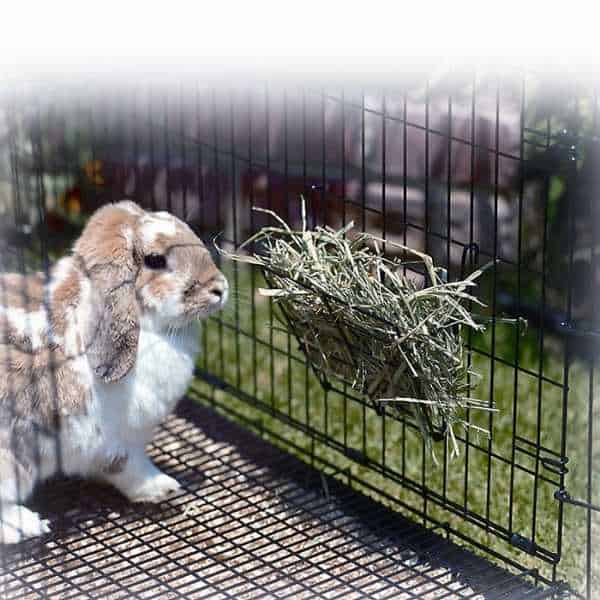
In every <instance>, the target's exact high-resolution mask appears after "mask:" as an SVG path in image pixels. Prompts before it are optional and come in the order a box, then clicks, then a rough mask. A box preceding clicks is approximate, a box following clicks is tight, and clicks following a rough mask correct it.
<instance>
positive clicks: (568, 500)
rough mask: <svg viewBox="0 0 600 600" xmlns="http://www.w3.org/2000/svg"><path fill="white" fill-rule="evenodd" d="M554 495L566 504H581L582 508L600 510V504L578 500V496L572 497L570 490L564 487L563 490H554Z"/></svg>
mask: <svg viewBox="0 0 600 600" xmlns="http://www.w3.org/2000/svg"><path fill="white" fill-rule="evenodd" d="M554 497H555V498H556V499H557V500H558V501H559V502H563V503H564V504H571V505H573V506H580V507H581V508H586V509H588V510H593V511H595V512H600V506H597V505H596V504H592V503H591V502H585V501H584V500H577V499H576V498H573V497H571V494H569V492H567V490H565V489H564V488H563V489H561V490H556V492H554Z"/></svg>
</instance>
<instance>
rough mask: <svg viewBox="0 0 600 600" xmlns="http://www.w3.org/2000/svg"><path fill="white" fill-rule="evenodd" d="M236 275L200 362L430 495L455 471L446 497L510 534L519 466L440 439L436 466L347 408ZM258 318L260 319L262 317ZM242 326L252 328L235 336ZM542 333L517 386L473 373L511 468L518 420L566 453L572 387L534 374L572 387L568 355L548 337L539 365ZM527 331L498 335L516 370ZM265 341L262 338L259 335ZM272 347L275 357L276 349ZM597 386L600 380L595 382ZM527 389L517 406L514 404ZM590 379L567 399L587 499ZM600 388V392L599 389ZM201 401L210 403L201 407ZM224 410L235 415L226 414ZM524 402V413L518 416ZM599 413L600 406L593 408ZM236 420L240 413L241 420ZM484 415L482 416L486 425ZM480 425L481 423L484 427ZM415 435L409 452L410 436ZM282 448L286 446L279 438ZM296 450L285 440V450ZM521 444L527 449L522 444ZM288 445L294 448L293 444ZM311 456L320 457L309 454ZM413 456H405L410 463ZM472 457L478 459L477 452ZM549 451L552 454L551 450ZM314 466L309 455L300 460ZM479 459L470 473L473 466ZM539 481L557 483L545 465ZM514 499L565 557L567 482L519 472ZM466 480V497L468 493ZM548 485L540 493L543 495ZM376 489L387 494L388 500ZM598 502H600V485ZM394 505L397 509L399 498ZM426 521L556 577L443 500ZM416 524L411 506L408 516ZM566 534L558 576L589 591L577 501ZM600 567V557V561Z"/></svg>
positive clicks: (268, 419) (319, 449)
mask: <svg viewBox="0 0 600 600" xmlns="http://www.w3.org/2000/svg"><path fill="white" fill-rule="evenodd" d="M229 277H230V280H231V282H232V284H233V287H234V289H235V290H236V291H235V292H234V297H233V298H232V300H231V301H230V304H229V306H228V308H227V309H226V310H225V311H224V313H222V314H221V316H220V317H219V318H215V319H211V321H210V322H209V323H208V324H207V326H206V327H205V330H204V334H203V338H204V353H203V356H202V358H201V360H200V364H199V366H200V367H201V368H202V369H204V370H206V371H208V372H210V373H213V374H215V375H217V376H218V377H220V378H221V379H223V380H224V381H226V382H227V383H229V384H231V385H233V386H234V387H235V388H237V389H239V390H242V391H243V392H245V393H247V394H249V395H250V396H252V397H254V398H256V399H257V400H258V401H259V403H260V402H262V403H264V405H263V406H264V407H267V409H270V408H272V409H274V410H275V411H280V413H281V414H283V415H286V416H288V417H290V418H291V419H294V420H295V421H296V422H298V423H304V424H306V423H308V424H309V425H310V426H311V427H313V428H314V429H315V430H317V431H319V432H321V433H324V434H326V435H327V436H329V437H330V438H333V439H335V440H338V441H339V442H340V443H344V442H345V443H347V445H348V446H350V447H352V448H355V449H358V450H362V451H363V452H365V453H366V454H367V456H368V457H369V458H370V459H372V460H373V461H376V462H377V463H381V462H382V460H383V459H384V454H385V464H386V467H387V468H388V469H390V470H394V471H396V472H398V473H403V474H404V475H405V477H407V478H408V479H410V480H412V481H415V482H417V483H418V484H424V485H425V486H427V487H428V488H429V489H430V490H433V491H436V492H438V493H440V494H441V493H443V492H444V487H443V480H444V471H446V473H447V474H446V488H445V498H446V499H447V501H448V502H455V503H457V504H459V505H461V506H465V505H466V506H467V508H468V509H469V510H471V511H473V512H474V513H477V514H480V515H484V516H485V515H489V520H490V521H492V522H493V523H495V524H497V525H498V526H499V527H503V528H506V529H508V528H509V508H510V505H511V498H510V478H511V469H510V464H505V463H504V462H503V461H502V460H500V458H494V459H492V460H491V461H489V460H488V452H487V450H488V440H487V439H484V438H481V439H479V440H477V439H475V438H474V437H473V435H471V438H470V440H471V441H472V442H473V443H474V444H475V447H473V446H471V447H470V448H469V450H468V453H467V452H466V451H465V447H464V445H463V446H462V447H461V456H460V457H459V458H458V459H453V460H450V459H449V458H448V456H449V453H448V455H447V456H446V455H445V453H444V446H443V443H439V444H438V449H437V456H438V460H439V464H438V465H436V464H435V463H434V462H433V461H432V459H431V456H430V455H429V453H427V452H425V449H424V446H423V443H422V440H421V438H420V437H419V435H418V433H417V432H416V431H414V430H413V429H411V428H403V426H402V424H401V423H398V422H395V421H393V420H391V419H387V418H386V419H385V425H383V424H382V419H381V417H379V416H378V415H377V414H376V413H375V412H374V411H373V410H371V409H370V408H369V409H367V410H366V411H364V414H363V408H362V406H360V405H359V404H358V403H355V402H353V401H346V402H345V401H344V398H343V396H342V395H340V394H337V393H334V392H327V393H326V392H325V391H324V390H323V388H322V387H321V385H320V383H319V381H318V380H317V378H316V377H315V376H314V375H313V373H312V371H310V369H308V368H307V366H306V364H305V362H304V360H303V358H304V357H303V356H302V354H301V353H300V352H299V351H298V350H297V343H296V342H295V340H294V339H293V338H290V337H289V336H288V335H287V334H286V333H284V332H281V331H279V330H274V329H272V328H271V326H270V325H271V323H273V322H274V323H277V320H276V315H277V309H276V308H275V309H273V308H272V304H271V301H270V300H266V299H264V298H262V297H260V296H259V295H258V294H256V293H255V294H254V297H252V276H251V274H250V271H248V269H247V268H245V267H243V266H236V268H235V269H234V268H229ZM258 277H259V276H257V274H255V275H254V278H255V281H254V285H255V288H256V287H258V286H259V285H261V283H260V282H259V279H258ZM253 316H254V318H253ZM236 325H237V327H238V329H239V330H240V331H241V333H240V332H237V333H236V331H235V328H236ZM538 334H539V332H538V331H536V330H534V329H529V331H528V332H527V334H526V335H525V336H524V337H521V338H520V340H519V357H518V358H519V364H520V365H521V366H522V367H524V368H526V369H529V370H531V371H533V373H534V374H532V375H529V374H527V373H523V372H521V371H519V373H518V378H517V380H516V383H515V369H514V367H513V366H509V365H505V364H502V363H501V362H498V361H496V362H495V365H494V374H493V383H492V381H491V377H492V375H491V359H490V358H489V357H486V356H483V355H481V354H477V353H473V366H474V368H475V370H476V371H478V372H479V373H480V374H481V375H482V377H483V378H482V381H481V383H480V384H479V386H478V388H477V390H476V392H475V393H476V395H477V397H479V398H483V399H488V398H490V395H492V394H493V399H494V400H495V401H496V403H497V406H498V408H499V409H500V411H499V413H498V414H497V415H495V416H494V418H493V423H492V432H493V435H492V440H491V441H490V442H489V443H490V447H491V449H492V451H493V452H494V453H496V454H497V455H498V456H499V457H502V458H506V459H507V460H508V461H509V463H510V461H511V456H512V451H513V420H514V422H515V423H516V428H515V429H516V432H517V434H518V435H519V436H520V437H522V438H524V439H526V440H530V441H531V442H533V443H536V442H537V439H538V435H539V440H540V443H541V444H542V445H543V446H545V447H546V448H549V449H551V450H554V451H556V452H560V449H561V422H562V411H563V392H562V389H561V387H560V386H554V385H552V384H551V383H543V384H541V387H540V384H539V382H538V381H539V380H538V378H537V377H536V376H535V373H537V372H538V371H539V370H540V368H541V369H542V372H543V374H544V376H545V377H546V378H548V379H549V380H554V381H556V382H559V383H561V382H562V381H563V368H564V358H563V354H562V350H561V348H560V345H559V343H558V341H557V340H553V339H550V338H547V339H546V341H545V344H544V352H543V361H542V363H541V364H540V358H539V357H540V353H539V351H538V345H539V341H538ZM516 335H517V333H516V332H515V330H514V329H513V328H511V327H510V326H504V325H498V326H497V327H496V332H495V341H494V344H495V348H494V354H495V355H496V356H497V357H499V358H502V359H504V360H505V361H508V363H514V361H515V358H516V356H515V354H516V352H515V348H516ZM254 336H255V339H254ZM271 344H272V345H273V347H274V348H275V350H271V349H270V345H271ZM491 344H492V330H491V329H490V328H488V331H487V332H486V333H484V334H478V335H477V336H476V337H474V338H473V345H474V346H475V347H476V348H479V349H482V350H485V351H487V352H490V350H491ZM595 381H598V378H597V377H596V378H595ZM515 385H516V390H517V392H516V402H514V398H515ZM589 386H590V376H589V368H587V367H586V365H584V364H582V363H579V362H574V363H573V364H572V365H571V373H570V393H569V398H568V413H567V414H568V428H567V451H566V455H567V456H568V457H569V464H568V467H569V473H568V475H567V478H566V488H567V490H568V491H569V492H570V494H571V495H572V496H573V497H576V498H585V497H586V493H587V492H586V489H587V488H586V485H587V468H588V464H587V444H588V398H589ZM193 387H194V390H195V391H197V392H199V394H198V395H197V397H198V398H199V399H200V401H204V402H207V403H209V404H211V405H213V406H215V407H216V408H217V409H218V410H221V412H226V413H227V414H228V416H229V417H230V418H231V417H232V413H236V414H237V415H238V419H246V420H248V419H249V420H250V421H251V422H254V423H259V424H260V429H261V431H263V433H268V432H274V433H275V434H277V435H278V436H281V438H283V439H285V440H287V441H289V442H292V443H293V444H295V445H297V446H298V447H299V448H302V449H304V450H305V451H307V452H309V453H310V454H312V455H313V456H315V457H318V458H321V459H324V460H326V461H328V462H329V463H331V464H333V465H336V466H338V467H339V468H340V469H341V470H344V469H346V468H349V467H350V468H351V469H352V473H353V474H354V475H355V476H356V477H357V478H358V479H360V480H362V481H364V482H365V483H366V484H367V485H368V486H370V487H369V488H368V489H367V488H365V489H364V491H365V492H366V493H369V494H371V495H375V496H378V498H377V499H378V500H380V501H382V502H384V503H386V504H390V501H389V498H386V496H389V497H391V498H395V499H398V500H400V502H401V503H403V504H404V505H405V506H408V507H413V508H415V509H416V510H417V511H421V512H422V511H424V509H425V507H424V500H423V496H422V495H421V494H419V493H415V492H412V491H410V490H409V489H407V488H406V487H404V486H402V485H400V484H399V483H397V482H396V481H394V480H392V479H391V478H389V477H385V476H383V475H381V474H379V473H377V472H375V471H374V470H373V469H370V468H365V467H360V466H359V465H357V464H356V463H351V462H350V461H349V460H348V459H347V458H346V457H345V456H344V455H343V454H342V453H340V452H338V451H337V450H334V449H332V448H330V447H328V446H327V445H325V444H320V443H318V442H317V441H316V440H315V439H313V436H310V435H308V434H305V433H303V432H302V431H300V430H299V429H298V428H297V427H294V426H292V425H286V424H285V423H284V422H282V421H281V420H280V419H278V418H276V416H275V415H274V414H270V413H271V411H270V410H267V411H265V410H261V408H260V406H253V405H251V404H250V403H247V402H244V401H242V400H239V399H237V398H236V397H235V396H234V395H232V394H228V393H226V392H224V391H222V390H219V389H215V388H213V387H212V386H210V385H208V384H206V383H204V382H202V381H197V382H195V383H194V386H193ZM595 392H597V389H596V390H595ZM202 398H203V399H204V400H202ZM223 407H226V408H227V410H226V411H224V409H223ZM514 407H516V414H513V413H514V410H513V409H514ZM594 410H595V415H594V416H595V417H598V415H599V412H600V409H599V407H598V403H596V406H595V408H594ZM234 418H235V417H234ZM473 419H474V421H475V419H479V420H480V423H479V424H480V425H482V426H489V422H488V421H487V419H488V416H487V415H473ZM482 419H483V420H482ZM475 422H477V421H475ZM384 426H385V439H386V449H385V453H384V451H383V449H382V433H383V431H382V429H383V427H384ZM598 429H599V428H596V430H595V431H594V437H595V440H594V442H595V443H594V457H593V461H594V462H596V461H597V460H598V459H600V455H599V453H600V439H599V438H600V436H599V432H598ZM403 437H405V443H404V453H403V444H402V440H403ZM272 439H273V441H274V442H275V443H277V439H275V438H272ZM284 446H285V444H284ZM520 446H522V447H526V444H524V443H521V444H520ZM286 449H289V447H286ZM532 450H533V456H528V455H526V454H525V453H523V452H520V451H517V453H516V457H515V461H516V462H517V463H518V464H519V465H522V466H524V467H526V468H528V469H530V470H532V471H534V472H535V468H536V460H535V451H534V449H533V447H532ZM310 454H309V455H310ZM403 454H404V457H403ZM467 454H468V457H467ZM542 456H546V454H545V453H542ZM300 457H301V458H304V459H305V460H306V458H307V454H303V453H301V456H300ZM467 460H468V469H466V467H465V464H466V461H467ZM538 474H539V475H545V476H548V477H550V478H552V479H554V480H556V479H557V478H556V476H554V475H552V474H551V473H550V472H548V471H547V470H546V469H544V468H543V467H542V466H541V465H540V464H539V462H538ZM513 476H514V487H513V492H512V513H513V521H512V529H511V531H513V532H516V533H519V534H521V535H522V536H524V537H526V538H528V539H531V538H532V536H533V532H532V520H533V507H534V498H535V506H536V507H537V510H536V527H535V542H536V544H538V545H539V546H540V547H542V548H546V549H548V550H550V551H552V552H556V551H557V539H558V538H557V535H558V534H557V528H558V525H557V520H558V512H559V503H558V501H557V500H555V499H554V496H553V494H554V491H555V490H556V486H555V485H553V484H550V483H546V482H544V481H541V480H539V479H538V482H537V486H536V485H534V484H535V477H534V476H533V475H530V474H527V473H525V472H523V471H521V470H519V469H516V470H515V471H514V474H513ZM465 480H466V484H467V485H466V492H465ZM536 488H537V495H536V492H535V490H536ZM373 490H379V491H380V492H381V494H377V492H374V491H373ZM595 491H596V494H595V498H594V501H595V502H596V503H598V490H595ZM391 504H393V505H394V508H396V509H398V504H396V503H394V502H391ZM426 511H427V515H428V516H429V517H431V518H432V519H436V520H439V521H442V522H447V523H449V524H450V525H451V526H452V527H453V528H454V529H456V530H457V531H459V532H462V533H464V534H465V535H467V536H469V537H470V538H471V539H474V540H477V541H479V542H480V543H482V544H483V545H484V546H485V547H489V548H490V549H492V550H494V551H497V552H500V553H501V554H502V555H505V556H509V557H511V558H513V559H514V560H516V561H517V562H518V563H519V564H521V565H523V566H525V567H527V568H538V569H540V572H541V573H542V574H543V575H544V576H546V577H551V576H552V569H551V567H550V566H549V565H547V564H546V563H544V562H543V561H541V560H540V559H538V558H535V557H533V556H530V555H528V554H526V553H524V552H520V551H518V550H517V549H515V548H514V547H512V546H510V544H508V543H507V542H505V541H504V540H501V539H499V538H498V537H497V536H496V535H493V534H490V533H487V532H486V531H485V530H484V529H483V528H481V527H479V526H475V525H471V524H469V523H468V522H466V521H465V519H464V518H462V517H461V516H460V515H456V514H453V513H452V512H450V511H448V510H445V509H444V508H443V507H439V506H437V505H436V504H434V503H433V502H431V501H429V502H427V506H426ZM402 512H404V513H405V514H407V516H409V517H411V516H412V518H415V515H414V514H412V515H411V512H410V510H407V509H406V508H405V509H404V510H403V511H402ZM563 524H564V531H563V545H562V558H561V560H560V563H559V565H558V570H557V576H558V578H559V579H566V580H568V581H569V583H570V584H571V585H572V586H573V587H575V588H581V586H582V585H583V577H584V576H583V574H584V568H585V539H586V536H587V531H586V511H585V510H583V509H581V508H576V507H572V506H569V505H566V506H565V508H564V521H563ZM599 530H600V519H597V518H596V521H595V522H594V523H592V535H594V531H596V532H597V531H599ZM596 562H597V561H596ZM593 572H594V580H593V581H594V584H595V588H596V589H600V587H598V585H599V584H600V568H599V566H598V565H597V564H596V565H595V566H594V568H593Z"/></svg>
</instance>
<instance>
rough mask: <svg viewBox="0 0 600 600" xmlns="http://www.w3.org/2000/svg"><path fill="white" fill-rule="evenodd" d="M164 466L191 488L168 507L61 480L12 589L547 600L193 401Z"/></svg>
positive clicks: (163, 447)
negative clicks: (46, 526)
mask: <svg viewBox="0 0 600 600" xmlns="http://www.w3.org/2000/svg"><path fill="white" fill-rule="evenodd" d="M151 453H152V456H153V458H154V460H155V461H156V463H157V464H158V465H159V466H160V467H161V468H162V469H164V470H165V471H166V472H167V473H168V474H170V475H172V476H174V477H176V478H177V479H178V480H179V481H180V482H181V483H182V485H183V488H184V491H183V492H182V493H181V494H179V495H178V496H177V497H175V498H173V499H172V500H170V501H169V502H165V503H163V504H162V505H160V506H155V507H152V506H141V505H137V506H134V505H130V504H128V503H127V502H125V501H124V499H123V498H122V497H121V496H119V495H118V494H117V493H116V492H114V491H113V490H112V489H110V488H108V487H104V486H100V485H96V484H90V483H84V482H81V481H77V480H59V481H53V482H50V483H48V484H46V485H45V486H44V487H43V489H40V490H39V492H38V493H37V494H36V496H35V498H34V499H33V501H32V502H31V505H32V506H34V507H35V509H36V510H38V511H40V512H41V513H42V514H43V516H44V517H45V518H49V519H50V521H51V523H52V527H53V532H52V534H51V535H49V536H48V537H47V538H46V539H44V540H38V541H32V542H27V543H25V544H22V545H21V546H20V547H14V548H12V549H11V550H4V554H3V556H2V573H1V575H0V577H1V587H0V591H1V593H2V597H3V598H7V599H10V598H32V599H33V598H62V599H66V598H114V599H116V598H145V599H150V598H161V599H162V598H223V599H225V598H323V597H325V598H332V599H333V598H343V599H344V600H347V599H348V600H349V599H354V598H394V599H404V598H525V597H527V598H541V597H546V596H547V595H548V594H549V593H550V592H549V590H546V589H541V588H535V587H533V586H531V585H530V584H529V583H527V582H526V581H524V580H523V579H522V578H521V577H517V576H515V575H512V574H509V573H508V572H506V571H503V570H501V569H499V568H498V567H496V566H494V565H492V564H491V563H489V562H487V561H485V560H482V559H481V558H478V557H475V556H474V555H472V554H470V553H469V552H466V551H465V550H462V549H461V548H460V547H458V546H456V545H454V544H453V543H451V542H449V541H447V540H445V539H444V538H443V537H442V536H441V535H438V534H437V533H435V532H432V531H430V530H427V529H424V528H422V527H420V526H418V525H415V524H414V523H411V522H410V521H407V520H405V519H403V518H402V517H399V516H398V515H396V514H394V513H392V512H391V511H389V510H388V509H386V508H385V507H383V506H381V505H379V504H377V503H375V502H373V501H371V500H369V499H368V498H366V497H364V496H363V495H362V494H359V493H357V492H355V491H353V490H351V489H350V488H348V487H346V486H345V485H343V484H341V483H340V482H338V481H337V480H334V479H330V478H324V477H323V476H321V475H320V474H319V473H318V472H317V471H314V470H312V469H311V468H310V467H308V466H306V465H305V464H304V463H302V462H300V461H298V460H297V459H295V458H294V457H292V456H290V455H288V454H286V453H284V452H282V451H280V450H279V449H277V448H275V447H274V446H272V445H271V444H269V443H267V442H265V441H263V440H260V439H259V438H257V437H255V436H254V435H253V434H251V433H249V432H247V431H245V430H243V429H242V428H240V427H239V426H237V425H235V424H233V423H231V422H229V421H227V420H225V419H224V418H222V417H220V416H219V415H217V414H215V413H214V412H212V411H210V410H208V409H205V408H203V407H200V406H197V405H195V404H192V402H191V401H184V402H182V403H181V405H180V406H179V409H178V411H177V413H176V415H174V416H172V417H171V418H170V419H169V420H168V422H167V423H166V424H165V425H164V426H163V427H162V428H161V430H160V432H159V433H158V434H157V436H156V437H155V440H154V444H153V447H152V452H151Z"/></svg>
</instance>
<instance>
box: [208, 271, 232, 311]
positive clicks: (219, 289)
mask: <svg viewBox="0 0 600 600" xmlns="http://www.w3.org/2000/svg"><path fill="white" fill-rule="evenodd" d="M228 292H229V284H228V283H227V279H225V277H224V276H223V275H217V277H215V279H214V280H213V281H212V283H211V286H210V288H209V290H208V293H209V294H210V295H211V296H213V298H214V300H213V301H214V302H215V304H216V303H217V302H218V303H220V304H221V306H223V305H224V304H225V302H227V296H228Z"/></svg>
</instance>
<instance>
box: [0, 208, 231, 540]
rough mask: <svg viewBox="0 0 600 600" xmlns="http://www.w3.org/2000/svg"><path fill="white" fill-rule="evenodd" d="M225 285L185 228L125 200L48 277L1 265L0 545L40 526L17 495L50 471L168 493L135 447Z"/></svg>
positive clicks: (185, 370)
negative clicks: (9, 270)
mask: <svg viewBox="0 0 600 600" xmlns="http://www.w3.org/2000/svg"><path fill="white" fill-rule="evenodd" d="M227 296H228V283H227V280H226V278H225V277H224V275H223V274H222V273H221V272H220V271H219V270H218V269H217V267H216V266H215V264H214V263H213V260H212V258H211V255H210V253H209V252H208V250H207V249H206V248H205V246H204V245H203V244H202V242H201V241H200V240H199V239H198V238H197V237H196V235H195V234H194V233H193V232H192V230H191V229H190V228H189V227H188V226H187V225H186V224H185V223H184V222H182V221H180V220H179V219H177V218H176V217H174V216H172V215H170V214H169V213H167V212H146V211H144V210H142V209H141V208H140V207H139V206H138V205H136V204H135V203H133V202H131V201H127V200H125V201H121V202H118V203H115V204H110V205H106V206H104V207H102V208H100V209H98V210H97V211H96V212H95V213H94V214H93V215H92V217H91V218H90V220H89V221H88V223H87V225H86V227H85V228H84V230H83V232H82V234H81V236H80V237H79V239H78V240H77V241H76V243H75V244H74V247H73V250H72V252H71V253H70V254H69V255H68V256H66V257H64V258H61V259H60V260H59V261H58V262H57V263H56V264H55V265H54V266H53V267H52V268H51V269H50V271H49V277H48V278H46V276H45V275H43V274H40V273H36V274H33V275H27V276H24V275H18V274H13V273H10V274H3V275H0V543H4V544H11V543H17V542H19V541H21V540H24V539H27V538H30V537H35V536H39V535H43V534H45V533H47V532H49V531H50V523H49V522H48V521H47V520H45V519H41V518H40V516H39V515H38V514H37V513H35V512H33V511H31V510H29V509H28V508H26V507H25V506H24V505H23V503H24V502H25V501H26V500H27V498H28V496H29V495H30V494H31V492H32V490H33V488H34V486H35V485H36V484H37V483H38V482H41V481H43V480H45V479H47V478H49V477H51V476H52V475H54V474H56V473H59V472H60V473H63V474H65V475H67V476H68V475H75V476H82V477H85V478H92V479H99V480H101V481H103V482H106V483H108V484H111V485H112V486H114V487H115V488H116V489H117V490H119V491H120V492H121V493H122V494H123V495H124V496H125V497H126V498H128V499H129V500H130V501H131V502H151V503H158V502H161V501H163V500H165V499H166V498H168V497H169V496H171V495H172V494H174V493H175V492H177V490H178V489H179V487H180V486H179V484H178V482H177V481H176V480H175V479H173V478H172V477H170V476H168V475H166V474H164V473H162V472H161V471H160V470H159V469H158V468H157V467H156V466H155V465H154V464H153V463H152V461H151V460H150V458H149V457H148V456H147V455H146V453H145V446H146V445H147V444H148V443H149V442H150V440H151V438H152V434H153V430H154V428H155V427H156V426H157V425H158V424H159V423H160V422H161V421H162V420H164V419H165V417H167V415H168V414H169V413H170V412H171V411H172V409H173V408H174V406H175V404H176V402H177V401H178V399H179V398H180V397H181V396H182V395H183V394H184V393H185V391H186V388H187V386H188V385H189V383H190V380H191V378H192V376H193V369H194V363H195V360H196V357H197V355H198V353H199V350H200V347H199V327H200V320H202V319H205V318H207V317H208V316H209V315H210V314H212V313H214V312H215V311H217V310H219V309H221V308H222V307H223V306H224V305H225V303H226V301H227Z"/></svg>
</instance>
